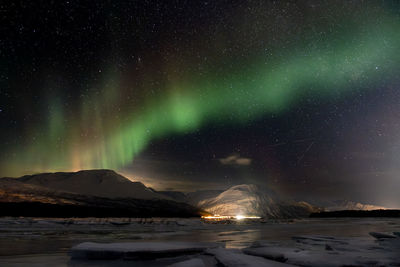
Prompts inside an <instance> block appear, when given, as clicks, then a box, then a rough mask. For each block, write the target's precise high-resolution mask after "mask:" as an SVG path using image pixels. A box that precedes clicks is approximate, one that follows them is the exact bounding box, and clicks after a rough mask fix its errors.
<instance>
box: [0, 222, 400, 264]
mask: <svg viewBox="0 0 400 267" xmlns="http://www.w3.org/2000/svg"><path fill="white" fill-rule="evenodd" d="M370 232H375V233H372V234H371V235H370V234H369V233H370ZM398 232H400V219H389V218H388V219H372V218H368V219H367V218H364V219H353V218H351V219H350V218H348V219H304V220H295V221H293V220H290V221H271V222H263V223H260V222H245V221H240V222H236V223H230V224H210V223H205V222H203V221H201V220H199V219H176V218H154V219H126V218H124V219H118V218H107V219H96V218H88V219H74V220H71V219H33V218H0V266H35V265H36V266H43V264H45V265H47V266H62V265H64V266H146V267H150V266H169V265H171V266H217V265H218V266H285V265H301V266H341V265H347V266H348V265H351V266H383V265H387V266H391V265H394V266H399V265H400V256H399V255H400V237H399V236H398V235H399V233H398ZM393 233H396V234H397V235H396V234H393Z"/></svg>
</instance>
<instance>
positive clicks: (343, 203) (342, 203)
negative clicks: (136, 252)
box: [325, 200, 386, 211]
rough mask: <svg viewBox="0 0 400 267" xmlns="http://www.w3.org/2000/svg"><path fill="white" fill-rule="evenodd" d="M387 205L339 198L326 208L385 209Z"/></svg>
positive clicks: (333, 209) (335, 209)
mask: <svg viewBox="0 0 400 267" xmlns="http://www.w3.org/2000/svg"><path fill="white" fill-rule="evenodd" d="M384 209H386V208H385V207H382V206H376V205H371V204H363V203H359V202H354V201H349V200H337V201H332V204H330V205H329V206H327V207H326V208H325V210H326V211H337V210H384Z"/></svg>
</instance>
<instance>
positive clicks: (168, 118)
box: [0, 17, 400, 175]
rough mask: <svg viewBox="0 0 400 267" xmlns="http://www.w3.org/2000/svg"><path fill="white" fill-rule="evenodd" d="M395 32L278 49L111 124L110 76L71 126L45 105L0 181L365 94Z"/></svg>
mask: <svg viewBox="0 0 400 267" xmlns="http://www.w3.org/2000/svg"><path fill="white" fill-rule="evenodd" d="M399 26H400V25H399V23H398V20H397V19H393V18H388V17H386V18H385V19H384V20H382V21H381V23H380V24H379V25H364V26H362V27H358V28H357V27H355V28H353V29H352V30H351V31H347V35H346V36H344V37H343V38H340V39H337V38H336V39H332V38H331V39H330V40H329V39H328V40H326V41H325V42H321V43H319V44H317V46H316V47H314V48H313V49H306V44H299V45H298V46H299V47H300V49H299V48H296V49H291V50H290V49H286V50H285V51H286V52H285V53H284V54H283V55H281V56H276V57H275V58H273V59H271V60H270V61H269V62H268V64H265V62H264V61H262V60H258V57H257V56H255V57H254V58H253V59H252V60H251V61H249V62H246V63H245V64H238V65H237V69H236V70H235V71H231V72H230V73H225V74H224V75H217V74H216V75H212V74H210V75H208V76H207V77H203V78H201V77H200V76H195V75H193V77H185V79H177V80H176V81H174V83H173V84H169V85H168V86H166V87H167V88H166V90H164V91H163V92H162V93H160V94H158V95H156V96H155V97H151V98H148V99H143V102H142V105H140V107H135V108H134V109H133V108H132V109H131V110H130V111H129V109H128V111H127V112H126V116H122V118H117V117H114V120H113V119H112V118H111V116H109V115H108V113H109V112H110V110H115V109H116V108H118V104H119V102H120V101H121V97H122V98H123V97H124V95H123V92H121V91H120V89H119V88H121V77H118V75H114V74H113V72H110V73H109V75H108V76H109V77H107V78H106V79H105V80H106V83H105V85H104V88H103V90H102V94H101V95H97V96H95V95H91V96H90V99H91V101H90V102H89V103H88V102H85V103H82V104H81V109H80V111H79V113H80V114H79V116H80V119H81V121H79V122H76V120H77V119H74V116H73V115H68V114H67V112H66V111H65V110H64V109H63V108H62V105H61V104H60V102H57V101H54V99H52V101H51V102H52V107H51V116H50V119H49V121H47V122H46V120H45V119H44V123H43V125H41V129H38V130H37V131H38V132H41V134H36V135H35V136H36V139H35V141H34V142H33V141H32V142H29V144H21V145H20V146H19V147H17V148H15V149H13V150H12V152H10V154H11V153H13V155H14V157H9V158H7V159H3V160H2V162H1V165H0V167H1V170H2V174H7V175H20V174H23V173H28V172H40V171H60V170H64V171H67V170H68V171H69V170H79V169H92V168H106V169H118V168H121V167H123V166H125V165H127V164H129V163H130V162H131V161H132V160H133V159H134V158H135V156H136V155H138V153H140V152H141V151H143V150H144V149H145V148H146V146H148V145H149V143H151V142H152V141H154V140H160V139H162V138H165V137H167V136H171V135H175V134H187V133H190V132H193V131H195V130H197V129H200V128H201V127H203V126H205V125H208V124H210V123H215V124H219V123H225V124H232V125H242V124H244V123H245V122H248V121H251V120H255V119H257V118H260V117H262V116H265V115H266V114H280V113H282V112H285V111H287V110H289V109H290V108H291V107H293V105H296V102H297V101H299V100H300V99H302V98H303V97H304V96H306V95H310V94H311V95H313V96H314V97H320V98H328V99H330V98H337V97H343V96H345V95H346V94H348V93H350V92H354V91H355V90H365V89H366V88H367V87H371V83H372V84H376V85H378V84H379V83H380V82H381V81H382V80H387V79H391V78H392V77H394V75H396V68H397V67H398V66H399V62H400V53H399V51H400V50H399V48H400V30H399V29H400V27H399ZM347 30H348V29H347ZM328 43H329V45H327V44H328ZM367 84H368V85H367ZM121 95H122V96H121ZM114 113H115V112H114ZM105 117H107V118H108V120H105V119H104V118H105ZM46 125H47V126H46ZM77 125H79V126H78V127H77ZM43 132H44V133H43ZM21 166H23V168H22V169H21Z"/></svg>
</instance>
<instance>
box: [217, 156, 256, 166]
mask: <svg viewBox="0 0 400 267" xmlns="http://www.w3.org/2000/svg"><path fill="white" fill-rule="evenodd" d="M219 162H220V163H221V164H223V165H240V166H248V165H250V164H251V158H245V157H241V156H240V155H239V154H232V155H229V156H227V157H226V158H220V159H219Z"/></svg>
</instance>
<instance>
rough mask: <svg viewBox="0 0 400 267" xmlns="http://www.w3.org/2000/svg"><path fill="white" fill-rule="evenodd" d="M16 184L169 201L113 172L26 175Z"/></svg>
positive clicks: (89, 171) (142, 185)
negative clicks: (21, 183)
mask: <svg viewBox="0 0 400 267" xmlns="http://www.w3.org/2000/svg"><path fill="white" fill-rule="evenodd" d="M18 181H20V182H23V183H26V184H31V185H36V186H41V187H46V188H47V189H52V190H56V191H62V192H69V193H75V194H80V195H86V196H96V197H106V198H136V199H171V198H170V197H168V196H166V195H163V194H159V193H157V192H154V191H153V190H151V189H150V188H147V187H146V186H145V185H144V184H142V183H140V182H132V181H130V180H129V179H127V178H125V177H124V176H122V175H119V174H118V173H116V172H114V171H112V170H85V171H79V172H56V173H41V174H35V175H26V176H23V177H21V178H19V179H18Z"/></svg>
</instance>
